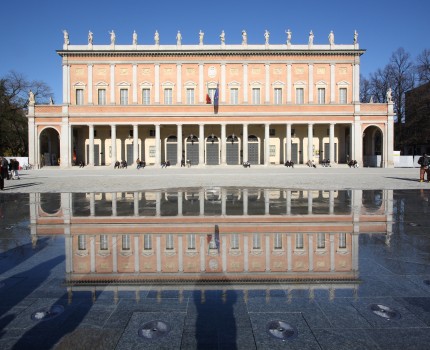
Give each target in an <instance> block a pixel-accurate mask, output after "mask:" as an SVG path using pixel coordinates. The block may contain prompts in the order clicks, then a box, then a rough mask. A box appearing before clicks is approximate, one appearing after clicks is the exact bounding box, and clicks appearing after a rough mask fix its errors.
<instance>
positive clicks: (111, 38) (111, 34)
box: [109, 29, 116, 45]
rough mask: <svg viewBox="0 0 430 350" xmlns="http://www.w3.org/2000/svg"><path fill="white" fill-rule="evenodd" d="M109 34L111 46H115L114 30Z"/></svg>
mask: <svg viewBox="0 0 430 350" xmlns="http://www.w3.org/2000/svg"><path fill="white" fill-rule="evenodd" d="M109 34H110V43H111V45H115V38H116V37H115V32H114V31H113V29H112V31H111V32H109Z"/></svg>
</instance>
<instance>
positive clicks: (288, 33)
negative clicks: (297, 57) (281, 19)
mask: <svg viewBox="0 0 430 350" xmlns="http://www.w3.org/2000/svg"><path fill="white" fill-rule="evenodd" d="M285 34H287V45H291V37H292V35H293V33H291V30H289V29H288V30H286V31H285Z"/></svg>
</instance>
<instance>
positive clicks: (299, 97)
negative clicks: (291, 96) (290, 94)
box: [296, 88, 305, 105]
mask: <svg viewBox="0 0 430 350" xmlns="http://www.w3.org/2000/svg"><path fill="white" fill-rule="evenodd" d="M303 103H305V91H304V89H303V88H297V89H296V104H298V105H302V104H303Z"/></svg>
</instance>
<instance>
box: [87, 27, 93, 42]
mask: <svg viewBox="0 0 430 350" xmlns="http://www.w3.org/2000/svg"><path fill="white" fill-rule="evenodd" d="M92 44H93V32H92V31H91V30H89V31H88V45H92Z"/></svg>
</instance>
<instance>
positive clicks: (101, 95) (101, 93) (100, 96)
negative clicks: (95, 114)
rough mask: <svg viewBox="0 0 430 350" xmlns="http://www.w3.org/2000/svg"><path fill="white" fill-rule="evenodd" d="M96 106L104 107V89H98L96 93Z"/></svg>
mask: <svg viewBox="0 0 430 350" xmlns="http://www.w3.org/2000/svg"><path fill="white" fill-rule="evenodd" d="M97 94H98V104H99V105H105V104H106V89H99V90H98V92H97Z"/></svg>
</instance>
